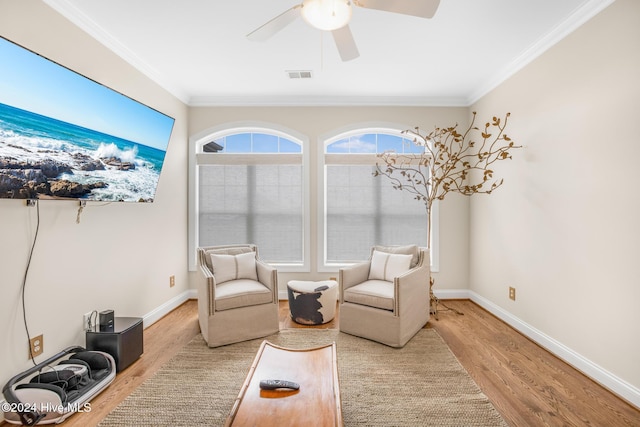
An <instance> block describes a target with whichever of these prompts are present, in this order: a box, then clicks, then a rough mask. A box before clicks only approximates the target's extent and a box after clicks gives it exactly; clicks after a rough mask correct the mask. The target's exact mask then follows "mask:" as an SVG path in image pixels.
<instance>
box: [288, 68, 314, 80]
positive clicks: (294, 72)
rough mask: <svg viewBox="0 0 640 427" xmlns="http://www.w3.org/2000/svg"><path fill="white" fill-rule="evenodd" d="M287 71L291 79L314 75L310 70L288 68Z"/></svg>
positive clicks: (306, 77) (307, 77) (308, 77)
mask: <svg viewBox="0 0 640 427" xmlns="http://www.w3.org/2000/svg"><path fill="white" fill-rule="evenodd" d="M286 73H287V75H288V76H289V78H290V79H310V78H311V77H312V76H311V71H310V70H288V71H286Z"/></svg>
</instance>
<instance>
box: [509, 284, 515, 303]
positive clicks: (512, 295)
mask: <svg viewBox="0 0 640 427" xmlns="http://www.w3.org/2000/svg"><path fill="white" fill-rule="evenodd" d="M509 299H512V300H514V301H515V300H516V288H514V287H512V286H509Z"/></svg>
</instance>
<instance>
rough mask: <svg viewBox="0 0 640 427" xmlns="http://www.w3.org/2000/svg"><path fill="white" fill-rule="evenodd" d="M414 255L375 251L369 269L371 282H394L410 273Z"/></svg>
mask: <svg viewBox="0 0 640 427" xmlns="http://www.w3.org/2000/svg"><path fill="white" fill-rule="evenodd" d="M412 258H413V255H403V254H391V253H387V252H381V251H377V250H374V251H373V255H372V256H371V267H370V268H369V280H385V281H387V282H393V278H394V277H396V276H400V275H401V274H402V273H405V272H407V271H409V268H410V266H411V259H412Z"/></svg>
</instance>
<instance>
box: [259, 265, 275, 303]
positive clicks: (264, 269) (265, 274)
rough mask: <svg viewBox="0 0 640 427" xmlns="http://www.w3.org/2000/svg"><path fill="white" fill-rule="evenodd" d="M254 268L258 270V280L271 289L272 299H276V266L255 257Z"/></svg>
mask: <svg viewBox="0 0 640 427" xmlns="http://www.w3.org/2000/svg"><path fill="white" fill-rule="evenodd" d="M256 270H257V272H258V282H260V283H262V284H263V285H265V286H266V287H267V288H269V289H271V294H272V295H273V300H274V301H278V271H277V270H276V268H275V267H273V266H272V265H269V264H266V263H264V262H262V261H261V260H259V259H256Z"/></svg>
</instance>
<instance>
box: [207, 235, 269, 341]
mask: <svg viewBox="0 0 640 427" xmlns="http://www.w3.org/2000/svg"><path fill="white" fill-rule="evenodd" d="M257 252H258V250H257V248H256V246H255V245H235V246H209V247H202V248H198V267H199V271H198V319H199V321H200V330H201V332H202V336H203V337H204V339H205V341H206V342H207V344H208V345H209V347H218V346H221V345H226V344H232V343H236V342H240V341H246V340H250V339H254V338H262V337H265V336H267V335H271V334H274V333H276V332H278V330H279V323H278V276H277V272H276V269H275V268H273V267H271V266H269V265H267V264H265V263H264V262H262V261H260V259H259V258H258V254H257Z"/></svg>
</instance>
